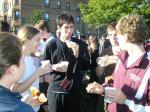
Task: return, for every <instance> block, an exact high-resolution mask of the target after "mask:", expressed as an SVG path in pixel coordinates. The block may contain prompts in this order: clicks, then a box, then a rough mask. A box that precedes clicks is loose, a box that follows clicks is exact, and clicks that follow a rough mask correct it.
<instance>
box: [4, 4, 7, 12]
mask: <svg viewBox="0 0 150 112" xmlns="http://www.w3.org/2000/svg"><path fill="white" fill-rule="evenodd" d="M4 11H8V3H4Z"/></svg>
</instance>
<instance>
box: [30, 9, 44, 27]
mask: <svg viewBox="0 0 150 112" xmlns="http://www.w3.org/2000/svg"><path fill="white" fill-rule="evenodd" d="M43 15H44V11H43V10H38V9H33V11H32V14H31V17H30V18H31V23H32V24H36V23H37V22H38V21H39V20H40V19H43Z"/></svg>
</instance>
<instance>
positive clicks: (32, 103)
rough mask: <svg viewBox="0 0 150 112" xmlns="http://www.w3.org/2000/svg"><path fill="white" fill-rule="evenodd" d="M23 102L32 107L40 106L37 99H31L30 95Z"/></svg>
mask: <svg viewBox="0 0 150 112" xmlns="http://www.w3.org/2000/svg"><path fill="white" fill-rule="evenodd" d="M24 102H25V103H27V104H29V105H31V106H32V107H36V106H39V105H41V104H42V103H40V102H39V101H38V99H37V97H32V96H31V95H29V96H28V97H27V98H26V100H25V101H24Z"/></svg>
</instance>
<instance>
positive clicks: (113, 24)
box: [107, 22, 117, 32]
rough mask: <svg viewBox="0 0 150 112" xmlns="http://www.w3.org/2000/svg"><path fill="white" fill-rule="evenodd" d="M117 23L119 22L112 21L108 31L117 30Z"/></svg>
mask: <svg viewBox="0 0 150 112" xmlns="http://www.w3.org/2000/svg"><path fill="white" fill-rule="evenodd" d="M116 25H117V22H112V23H110V24H109V25H108V26H107V32H108V31H114V30H116Z"/></svg>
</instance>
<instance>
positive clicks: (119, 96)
mask: <svg viewBox="0 0 150 112" xmlns="http://www.w3.org/2000/svg"><path fill="white" fill-rule="evenodd" d="M105 96H106V98H108V99H109V100H110V101H111V102H116V103H118V104H124V102H125V100H126V95H125V94H124V93H123V92H122V91H121V90H119V89H115V90H109V91H107V90H105Z"/></svg>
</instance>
